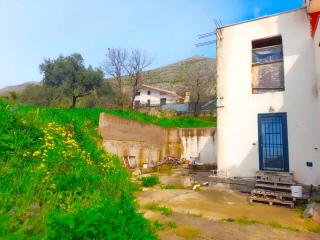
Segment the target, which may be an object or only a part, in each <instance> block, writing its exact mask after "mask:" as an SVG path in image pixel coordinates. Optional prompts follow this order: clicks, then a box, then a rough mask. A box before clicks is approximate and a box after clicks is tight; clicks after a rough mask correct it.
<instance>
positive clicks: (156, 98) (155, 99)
mask: <svg viewBox="0 0 320 240" xmlns="http://www.w3.org/2000/svg"><path fill="white" fill-rule="evenodd" d="M148 91H150V92H151V93H150V95H148ZM161 98H166V99H167V101H166V103H167V104H170V103H176V101H177V100H178V97H175V96H173V95H169V94H166V93H160V92H159V91H156V90H153V89H147V88H143V89H141V90H140V95H139V96H136V97H135V99H134V100H135V101H137V100H139V101H140V103H141V104H147V103H148V100H150V104H151V105H160V99H161Z"/></svg>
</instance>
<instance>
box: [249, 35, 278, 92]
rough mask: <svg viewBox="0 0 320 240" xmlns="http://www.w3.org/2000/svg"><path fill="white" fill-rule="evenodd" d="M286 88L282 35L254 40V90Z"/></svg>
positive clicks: (263, 90)
mask: <svg viewBox="0 0 320 240" xmlns="http://www.w3.org/2000/svg"><path fill="white" fill-rule="evenodd" d="M283 90H284V67H283V51H282V38H281V36H278V37H272V38H267V39H260V40H256V41H253V42H252V92H253V93H263V92H267V91H283Z"/></svg>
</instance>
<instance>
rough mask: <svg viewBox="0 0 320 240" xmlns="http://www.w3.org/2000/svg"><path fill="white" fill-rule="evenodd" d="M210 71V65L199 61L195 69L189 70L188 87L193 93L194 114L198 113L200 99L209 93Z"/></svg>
mask: <svg viewBox="0 0 320 240" xmlns="http://www.w3.org/2000/svg"><path fill="white" fill-rule="evenodd" d="M211 72H212V71H211V69H210V67H209V66H206V65H203V64H201V62H198V66H197V67H196V69H193V70H192V71H189V78H190V80H191V81H190V85H189V89H190V90H191V91H192V93H193V94H194V96H192V101H193V104H194V114H195V115H198V114H199V112H200V110H201V109H200V101H201V100H202V99H203V98H204V97H205V96H208V95H209V93H208V90H209V89H210V84H212V77H211V74H210V73H211Z"/></svg>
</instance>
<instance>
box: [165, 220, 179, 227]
mask: <svg viewBox="0 0 320 240" xmlns="http://www.w3.org/2000/svg"><path fill="white" fill-rule="evenodd" d="M167 225H168V227H169V228H171V229H172V228H176V227H177V224H176V222H174V221H169V222H168V223H167Z"/></svg>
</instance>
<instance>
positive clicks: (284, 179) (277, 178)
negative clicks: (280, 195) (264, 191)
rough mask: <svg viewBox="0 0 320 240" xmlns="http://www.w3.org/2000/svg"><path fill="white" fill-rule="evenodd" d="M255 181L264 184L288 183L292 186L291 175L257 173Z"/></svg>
mask: <svg viewBox="0 0 320 240" xmlns="http://www.w3.org/2000/svg"><path fill="white" fill-rule="evenodd" d="M256 180H258V181H264V182H278V183H288V184H292V185H294V184H295V183H294V180H293V173H283V172H267V171H259V172H257V173H256Z"/></svg>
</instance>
